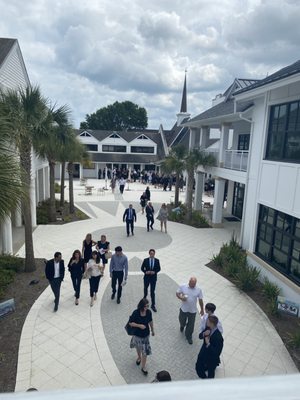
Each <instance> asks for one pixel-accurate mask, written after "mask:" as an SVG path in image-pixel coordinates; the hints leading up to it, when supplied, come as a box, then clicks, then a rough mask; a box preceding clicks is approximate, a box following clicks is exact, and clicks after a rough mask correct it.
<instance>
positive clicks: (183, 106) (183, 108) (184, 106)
mask: <svg viewBox="0 0 300 400" xmlns="http://www.w3.org/2000/svg"><path fill="white" fill-rule="evenodd" d="M180 112H181V113H186V112H187V102H186V70H185V74H184V84H183V91H182V99H181V107H180Z"/></svg>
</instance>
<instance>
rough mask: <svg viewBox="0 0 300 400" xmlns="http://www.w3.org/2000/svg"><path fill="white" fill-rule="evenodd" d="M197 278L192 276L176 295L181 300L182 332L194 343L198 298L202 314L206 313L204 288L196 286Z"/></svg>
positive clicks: (180, 320) (180, 318)
mask: <svg viewBox="0 0 300 400" xmlns="http://www.w3.org/2000/svg"><path fill="white" fill-rule="evenodd" d="M196 284H197V278H196V277H194V276H192V277H191V278H190V280H189V283H188V284H187V285H181V286H179V288H178V290H177V292H176V296H177V298H178V299H179V300H180V301H181V306H180V311H179V324H180V332H183V331H184V328H185V337H186V339H187V341H188V343H189V344H193V339H192V336H193V332H194V326H195V319H196V314H197V300H198V301H199V306H200V314H201V316H202V315H203V314H204V306H203V294H202V290H201V289H200V288H199V287H197V286H196Z"/></svg>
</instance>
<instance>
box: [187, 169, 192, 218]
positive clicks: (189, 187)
mask: <svg viewBox="0 0 300 400" xmlns="http://www.w3.org/2000/svg"><path fill="white" fill-rule="evenodd" d="M187 178H188V180H187V186H186V191H187V195H186V208H187V214H186V217H187V220H188V221H191V219H192V211H193V186H194V169H191V170H188V171H187Z"/></svg>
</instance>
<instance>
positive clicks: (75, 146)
mask: <svg viewBox="0 0 300 400" xmlns="http://www.w3.org/2000/svg"><path fill="white" fill-rule="evenodd" d="M64 151H65V156H66V157H65V161H67V163H68V165H67V170H68V175H69V211H70V214H74V212H75V206H74V189H73V181H74V163H75V162H81V161H84V162H88V161H89V155H88V153H87V151H86V147H85V146H84V145H83V144H82V143H81V142H80V141H79V140H78V139H77V137H76V135H75V132H74V131H73V134H72V135H70V137H69V140H68V143H67V145H66V147H65V149H64Z"/></svg>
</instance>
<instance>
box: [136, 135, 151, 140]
mask: <svg viewBox="0 0 300 400" xmlns="http://www.w3.org/2000/svg"><path fill="white" fill-rule="evenodd" d="M137 139H141V140H149V139H148V138H147V136H145V135H141V136H139V137H137Z"/></svg>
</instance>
